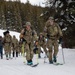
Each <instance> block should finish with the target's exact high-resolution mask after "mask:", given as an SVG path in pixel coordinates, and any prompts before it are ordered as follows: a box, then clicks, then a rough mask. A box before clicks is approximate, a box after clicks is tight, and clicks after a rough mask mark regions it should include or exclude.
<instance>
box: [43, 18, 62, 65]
mask: <svg viewBox="0 0 75 75" xmlns="http://www.w3.org/2000/svg"><path fill="white" fill-rule="evenodd" d="M44 30H45V32H46V37H47V38H48V41H47V47H48V49H49V63H50V64H52V63H53V62H57V59H56V56H57V53H58V40H59V38H60V37H62V31H61V29H60V27H59V26H58V24H57V23H55V22H54V19H53V17H50V18H49V20H48V21H47V22H46V25H45V29H44ZM53 47H54V53H53V52H52V48H53ZM52 57H53V58H52Z"/></svg>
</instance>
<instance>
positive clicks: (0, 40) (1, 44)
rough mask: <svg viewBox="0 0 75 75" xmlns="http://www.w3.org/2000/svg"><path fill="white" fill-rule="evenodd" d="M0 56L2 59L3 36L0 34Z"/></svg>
mask: <svg viewBox="0 0 75 75" xmlns="http://www.w3.org/2000/svg"><path fill="white" fill-rule="evenodd" d="M0 56H1V59H3V38H2V36H0Z"/></svg>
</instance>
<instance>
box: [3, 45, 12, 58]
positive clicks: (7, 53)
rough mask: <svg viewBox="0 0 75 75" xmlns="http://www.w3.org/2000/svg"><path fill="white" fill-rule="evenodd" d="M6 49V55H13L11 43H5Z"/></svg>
mask: <svg viewBox="0 0 75 75" xmlns="http://www.w3.org/2000/svg"><path fill="white" fill-rule="evenodd" d="M4 50H5V54H6V57H8V56H9V57H11V45H9V44H5V45H4Z"/></svg>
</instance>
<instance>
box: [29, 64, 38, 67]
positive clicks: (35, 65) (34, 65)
mask: <svg viewBox="0 0 75 75" xmlns="http://www.w3.org/2000/svg"><path fill="white" fill-rule="evenodd" d="M38 64H39V63H37V64H32V65H28V66H30V67H37V66H38Z"/></svg>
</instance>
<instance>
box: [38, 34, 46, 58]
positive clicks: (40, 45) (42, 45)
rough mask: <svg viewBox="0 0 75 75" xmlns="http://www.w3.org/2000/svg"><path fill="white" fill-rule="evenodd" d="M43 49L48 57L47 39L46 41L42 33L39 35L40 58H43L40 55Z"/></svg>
mask: <svg viewBox="0 0 75 75" xmlns="http://www.w3.org/2000/svg"><path fill="white" fill-rule="evenodd" d="M41 47H42V48H43V49H44V51H45V54H46V55H47V49H46V39H45V37H44V35H43V33H40V34H39V38H38V53H39V58H40V57H41V56H40V53H41V52H42V50H41Z"/></svg>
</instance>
